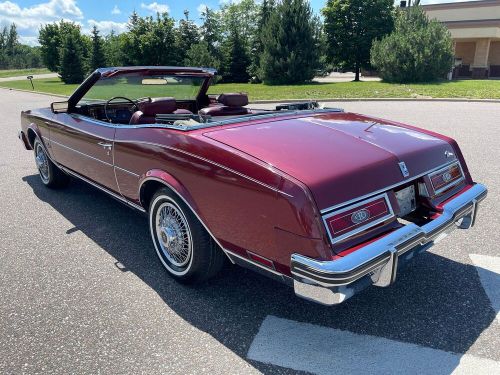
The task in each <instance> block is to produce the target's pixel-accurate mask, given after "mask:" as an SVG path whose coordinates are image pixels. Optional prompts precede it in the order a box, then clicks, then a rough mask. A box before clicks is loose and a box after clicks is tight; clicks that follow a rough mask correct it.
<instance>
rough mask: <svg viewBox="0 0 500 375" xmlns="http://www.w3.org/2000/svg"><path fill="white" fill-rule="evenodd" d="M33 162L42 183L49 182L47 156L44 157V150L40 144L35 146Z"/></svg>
mask: <svg viewBox="0 0 500 375" xmlns="http://www.w3.org/2000/svg"><path fill="white" fill-rule="evenodd" d="M35 162H36V167H37V168H38V172H39V173H40V177H41V178H42V180H43V181H44V182H47V181H48V180H49V161H48V159H47V155H45V150H44V149H43V147H42V146H41V145H40V144H37V146H36V150H35Z"/></svg>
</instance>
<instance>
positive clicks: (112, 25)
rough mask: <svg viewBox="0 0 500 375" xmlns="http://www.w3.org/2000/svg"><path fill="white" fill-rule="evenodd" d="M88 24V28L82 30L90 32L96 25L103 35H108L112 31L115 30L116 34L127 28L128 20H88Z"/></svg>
mask: <svg viewBox="0 0 500 375" xmlns="http://www.w3.org/2000/svg"><path fill="white" fill-rule="evenodd" d="M87 25H88V28H85V29H84V30H82V31H83V32H84V33H86V34H88V33H90V30H91V29H92V28H93V27H94V26H96V27H97V28H98V29H99V31H100V34H101V35H107V34H109V33H110V32H111V31H114V32H115V33H116V34H120V33H123V32H124V31H126V30H127V23H126V22H114V21H96V20H88V21H87Z"/></svg>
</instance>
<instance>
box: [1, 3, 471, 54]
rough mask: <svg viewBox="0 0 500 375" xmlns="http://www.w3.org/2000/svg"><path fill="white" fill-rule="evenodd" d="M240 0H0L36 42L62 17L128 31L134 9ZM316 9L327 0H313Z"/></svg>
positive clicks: (177, 13) (196, 9)
mask: <svg viewBox="0 0 500 375" xmlns="http://www.w3.org/2000/svg"><path fill="white" fill-rule="evenodd" d="M227 1H238V0H184V1H178V0H177V1H175V0H168V1H162V0H154V1H151V0H142V1H141V0H139V1H137V0H100V1H99V0H9V1H3V0H0V26H2V27H3V26H4V25H6V24H10V23H12V22H15V23H16V25H17V27H18V32H19V35H20V37H21V41H22V42H24V43H27V44H36V36H37V34H38V29H39V27H40V25H42V24H45V23H49V22H53V21H57V20H60V19H66V20H72V21H74V22H77V23H79V24H80V25H81V26H82V29H83V31H84V32H89V30H90V29H91V28H92V26H93V25H97V27H98V28H99V29H100V30H101V31H102V32H103V33H105V34H106V33H108V32H109V31H110V30H111V29H113V30H115V31H116V32H121V31H123V30H125V26H126V23H127V19H128V16H129V15H130V13H131V12H132V11H133V10H134V9H135V10H136V11H137V13H139V15H141V16H145V15H152V14H156V12H157V11H160V12H163V11H168V12H169V13H170V14H171V15H172V16H173V17H174V18H176V19H179V18H181V17H184V15H183V12H184V10H185V9H188V10H189V12H190V18H191V19H193V20H194V21H196V22H199V18H200V9H202V8H203V7H204V6H205V5H207V6H209V7H210V8H218V7H219V5H220V4H221V3H222V2H227ZM455 1H461V0H423V1H422V3H423V4H429V3H443V2H455ZM310 2H311V5H312V7H313V9H314V11H315V12H319V10H320V9H321V8H322V7H323V6H324V4H325V3H326V0H310Z"/></svg>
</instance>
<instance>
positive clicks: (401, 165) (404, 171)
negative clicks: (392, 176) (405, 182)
mask: <svg viewBox="0 0 500 375" xmlns="http://www.w3.org/2000/svg"><path fill="white" fill-rule="evenodd" d="M398 164H399V169H401V173H402V174H403V177H408V176H409V175H410V172H408V168H406V164H405V162H404V161H402V162H400V163H398Z"/></svg>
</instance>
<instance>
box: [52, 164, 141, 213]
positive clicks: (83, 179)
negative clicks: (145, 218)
mask: <svg viewBox="0 0 500 375" xmlns="http://www.w3.org/2000/svg"><path fill="white" fill-rule="evenodd" d="M58 167H59V168H61V170H62V171H64V172H65V173H67V174H69V175H70V176H72V177H76V178H78V179H80V180H82V181H84V182H86V183H88V184H89V185H92V186H94V187H96V188H97V189H99V190H101V191H103V192H105V193H107V194H108V195H110V196H111V197H112V198H115V199H116V200H118V201H120V202H122V203H124V204H126V205H127V206H130V207H131V208H135V209H136V210H138V211H141V212H146V210H145V209H144V208H143V207H141V206H139V205H137V204H135V203H133V202H130V201H129V200H127V199H125V198H124V197H122V196H121V195H118V194H116V193H114V192H112V191H111V190H109V189H106V188H105V187H103V186H101V185H99V184H96V183H95V182H93V181H91V180H89V179H88V178H86V177H83V176H82V175H81V174H78V173H76V172H73V171H72V170H71V169H68V168H66V167H63V166H62V165H58Z"/></svg>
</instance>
